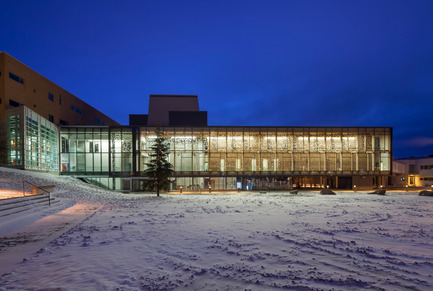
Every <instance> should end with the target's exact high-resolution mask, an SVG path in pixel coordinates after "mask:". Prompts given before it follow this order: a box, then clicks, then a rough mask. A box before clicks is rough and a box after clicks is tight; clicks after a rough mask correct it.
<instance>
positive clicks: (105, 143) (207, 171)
mask: <svg viewBox="0 0 433 291" xmlns="http://www.w3.org/2000/svg"><path fill="white" fill-rule="evenodd" d="M162 130H163V131H164V133H165V135H166V137H167V140H168V143H169V147H170V154H169V162H170V163H171V164H172V165H173V169H174V182H173V183H172V186H171V188H172V189H173V190H174V189H178V188H179V187H180V186H182V187H183V188H184V189H191V190H198V189H207V188H209V187H211V188H213V189H237V188H242V189H245V188H246V187H247V186H248V185H252V184H257V183H265V184H266V180H269V179H273V180H277V181H279V184H286V185H287V181H290V183H293V182H294V181H293V180H292V179H293V178H295V177H303V178H308V177H310V178H311V177H321V178H320V180H317V179H316V180H314V179H313V180H314V181H315V182H314V184H320V185H323V183H325V182H323V181H325V180H326V179H327V178H326V177H332V176H342V177H350V176H357V175H358V176H359V175H380V176H384V175H390V174H391V161H392V159H391V156H392V128H383V127H380V128H371V127H367V128H364V127H361V128H347V127H342V128H337V127H312V128H309V127H213V126H209V127H165V128H163V129H162ZM60 138H61V171H62V173H63V174H75V175H85V176H88V177H89V176H93V179H99V180H98V181H103V179H108V180H109V179H110V178H107V176H108V177H111V178H113V179H118V180H113V181H111V180H110V181H109V182H104V184H105V185H107V187H110V188H114V189H123V190H127V189H131V188H132V190H133V189H140V187H141V186H140V185H141V184H140V183H141V182H140V177H142V176H143V171H144V170H145V169H146V163H147V162H148V160H149V153H150V148H151V146H152V143H153V142H154V140H155V138H156V136H155V128H152V127H141V128H134V127H132V128H131V127H63V128H61V135H60ZM125 177H132V178H131V179H132V180H130V181H129V182H128V180H125ZM322 177H323V179H322ZM262 178H263V179H262ZM313 180H311V181H313ZM341 180H343V179H341ZM104 181H105V180H104ZM252 181H254V182H252ZM263 181H265V182H263ZM101 183H102V182H101ZM310 183H311V184H313V182H310ZM274 184H275V183H274ZM117 187H120V188H117Z"/></svg>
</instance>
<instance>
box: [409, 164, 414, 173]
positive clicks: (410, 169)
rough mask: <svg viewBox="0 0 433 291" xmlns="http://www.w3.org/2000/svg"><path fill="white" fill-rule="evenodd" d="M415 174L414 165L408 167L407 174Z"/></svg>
mask: <svg viewBox="0 0 433 291" xmlns="http://www.w3.org/2000/svg"><path fill="white" fill-rule="evenodd" d="M414 173H415V165H409V174H414Z"/></svg>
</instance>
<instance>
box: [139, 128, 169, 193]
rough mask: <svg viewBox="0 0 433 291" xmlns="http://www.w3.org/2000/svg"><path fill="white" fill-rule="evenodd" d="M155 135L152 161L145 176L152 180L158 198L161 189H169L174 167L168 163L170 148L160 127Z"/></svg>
mask: <svg viewBox="0 0 433 291" xmlns="http://www.w3.org/2000/svg"><path fill="white" fill-rule="evenodd" d="M155 134H156V139H155V143H154V144H153V145H152V147H151V152H150V154H149V156H150V161H149V162H148V163H146V166H147V169H146V170H145V174H146V176H148V177H149V178H150V179H151V180H150V181H149V186H150V187H151V189H156V196H158V197H159V190H160V189H166V190H167V189H168V188H169V185H170V177H171V175H172V173H173V170H172V168H173V166H172V165H171V164H170V163H169V162H168V161H167V158H168V154H169V146H168V145H167V139H166V138H165V137H164V136H163V133H162V131H161V129H160V128H159V127H158V128H157V129H156V130H155Z"/></svg>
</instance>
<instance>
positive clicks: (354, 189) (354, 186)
mask: <svg viewBox="0 0 433 291" xmlns="http://www.w3.org/2000/svg"><path fill="white" fill-rule="evenodd" d="M353 191H355V193H356V185H353Z"/></svg>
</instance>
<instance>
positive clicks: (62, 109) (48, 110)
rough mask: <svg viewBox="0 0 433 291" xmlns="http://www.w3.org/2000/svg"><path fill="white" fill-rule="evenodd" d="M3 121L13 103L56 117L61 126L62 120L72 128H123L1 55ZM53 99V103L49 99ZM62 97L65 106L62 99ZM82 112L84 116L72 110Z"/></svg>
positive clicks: (1, 108) (1, 112) (46, 116)
mask: <svg viewBox="0 0 433 291" xmlns="http://www.w3.org/2000/svg"><path fill="white" fill-rule="evenodd" d="M0 72H1V76H0V98H1V99H2V102H1V104H0V117H3V116H4V110H5V109H7V108H9V107H10V105H9V100H13V101H15V102H18V103H21V104H23V105H25V106H27V107H28V108H30V109H31V110H33V111H35V112H36V113H38V114H39V115H41V116H43V117H44V118H46V119H49V116H50V115H52V116H53V117H54V123H55V124H56V125H60V119H62V120H64V121H66V122H67V123H68V124H69V125H101V124H98V122H97V120H96V119H98V120H100V121H101V122H103V125H119V124H118V123H117V122H116V121H114V120H113V119H111V118H109V117H108V116H106V115H105V114H103V113H101V112H100V111H98V110H96V109H95V108H93V107H92V106H90V105H89V104H87V103H85V102H84V101H82V100H81V99H79V98H77V97H76V96H74V95H72V94H71V93H69V92H68V91H66V90H65V89H63V88H61V87H60V86H58V85H56V84H55V83H53V82H51V81H50V80H48V79H47V78H45V77H44V76H42V75H40V74H39V73H37V72H35V71H34V70H32V69H30V68H29V67H27V66H26V65H24V64H23V63H21V62H20V61H18V60H16V59H14V58H13V57H11V56H10V55H8V54H7V53H5V52H1V53H0ZM9 72H11V73H13V74H15V75H16V76H19V77H20V78H21V79H23V83H20V82H17V81H15V80H13V79H11V78H9ZM49 93H51V94H52V95H53V101H51V100H50V99H49V97H48V96H49ZM60 96H61V102H60V101H59V98H60ZM72 106H73V108H78V109H79V111H82V112H83V114H80V113H78V112H77V111H75V110H73V109H71V107H72Z"/></svg>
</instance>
